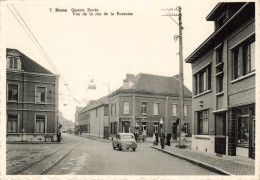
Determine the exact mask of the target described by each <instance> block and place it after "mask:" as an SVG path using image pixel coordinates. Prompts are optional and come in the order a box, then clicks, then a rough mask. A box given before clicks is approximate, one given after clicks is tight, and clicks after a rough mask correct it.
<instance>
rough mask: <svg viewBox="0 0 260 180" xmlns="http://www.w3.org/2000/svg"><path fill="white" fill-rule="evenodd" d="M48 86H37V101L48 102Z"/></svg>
mask: <svg viewBox="0 0 260 180" xmlns="http://www.w3.org/2000/svg"><path fill="white" fill-rule="evenodd" d="M46 96H47V93H46V87H36V102H37V103H46V99H47V97H46Z"/></svg>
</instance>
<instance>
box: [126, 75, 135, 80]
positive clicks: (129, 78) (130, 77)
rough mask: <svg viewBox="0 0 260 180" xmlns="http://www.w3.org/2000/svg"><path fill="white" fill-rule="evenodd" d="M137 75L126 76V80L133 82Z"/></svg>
mask: <svg viewBox="0 0 260 180" xmlns="http://www.w3.org/2000/svg"><path fill="white" fill-rule="evenodd" d="M134 77H135V75H134V74H126V79H127V80H132V79H134Z"/></svg>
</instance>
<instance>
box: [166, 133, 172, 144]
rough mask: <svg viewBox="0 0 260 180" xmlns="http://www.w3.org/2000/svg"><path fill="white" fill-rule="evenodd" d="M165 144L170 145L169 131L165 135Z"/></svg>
mask: <svg viewBox="0 0 260 180" xmlns="http://www.w3.org/2000/svg"><path fill="white" fill-rule="evenodd" d="M166 145H168V146H171V133H169V132H168V133H167V136H166Z"/></svg>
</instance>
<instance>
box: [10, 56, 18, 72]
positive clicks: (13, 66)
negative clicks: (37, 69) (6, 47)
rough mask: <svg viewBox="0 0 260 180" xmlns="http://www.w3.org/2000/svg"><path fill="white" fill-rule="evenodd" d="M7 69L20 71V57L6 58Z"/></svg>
mask: <svg viewBox="0 0 260 180" xmlns="http://www.w3.org/2000/svg"><path fill="white" fill-rule="evenodd" d="M7 69H15V70H21V61H20V57H19V56H18V57H17V56H16V57H7Z"/></svg>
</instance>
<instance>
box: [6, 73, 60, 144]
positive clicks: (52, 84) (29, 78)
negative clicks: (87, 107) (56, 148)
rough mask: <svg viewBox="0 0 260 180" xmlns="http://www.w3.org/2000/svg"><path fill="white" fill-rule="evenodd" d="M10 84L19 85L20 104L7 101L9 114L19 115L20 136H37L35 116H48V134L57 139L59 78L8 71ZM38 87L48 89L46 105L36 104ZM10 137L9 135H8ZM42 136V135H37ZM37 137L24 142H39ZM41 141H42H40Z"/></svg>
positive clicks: (13, 137)
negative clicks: (32, 140)
mask: <svg viewBox="0 0 260 180" xmlns="http://www.w3.org/2000/svg"><path fill="white" fill-rule="evenodd" d="M8 84H17V85H18V91H19V93H18V96H19V97H18V102H8V100H7V114H8V113H14V114H18V115H19V120H18V121H19V122H18V135H19V133H22V132H23V134H31V133H33V134H34V135H36V134H35V115H36V114H41V115H47V128H46V129H47V132H46V134H49V136H52V140H53V141H55V140H56V139H57V136H56V133H57V130H58V98H57V96H58V77H57V76H54V75H38V74H31V73H22V72H21V71H20V72H11V71H8V70H7V86H8ZM36 86H44V87H46V88H47V91H46V93H47V102H46V103H44V104H39V103H37V104H36V100H35V88H36ZM7 136H8V134H7ZM37 136H42V135H37ZM37 136H34V137H31V138H29V139H26V138H25V139H24V140H31V139H34V140H37V141H38V140H39V139H41V138H38V137H37ZM14 139H17V140H19V138H17V136H13V135H12V138H11V136H10V138H8V137H7V141H8V140H14ZM40 141H41V140H40Z"/></svg>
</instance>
